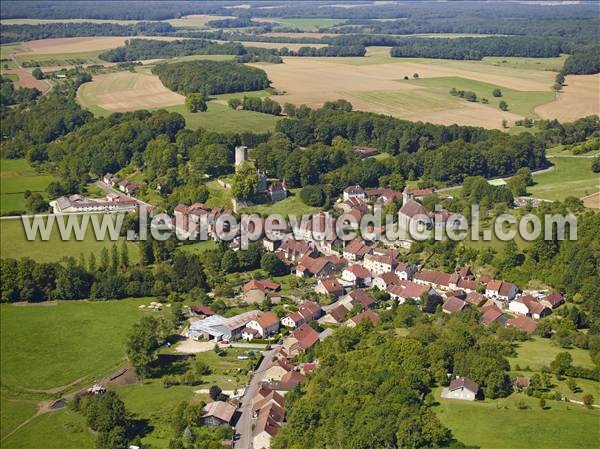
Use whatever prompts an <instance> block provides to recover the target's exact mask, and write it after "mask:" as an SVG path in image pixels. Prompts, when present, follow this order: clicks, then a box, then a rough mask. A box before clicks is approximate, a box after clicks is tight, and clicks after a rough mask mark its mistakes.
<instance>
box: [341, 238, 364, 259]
mask: <svg viewBox="0 0 600 449" xmlns="http://www.w3.org/2000/svg"><path fill="white" fill-rule="evenodd" d="M370 251H371V247H370V246H369V245H367V244H366V243H365V241H364V240H363V239H361V238H358V237H357V238H355V239H354V240H352V241H350V242H348V243H347V244H346V246H345V247H344V250H343V252H342V255H343V257H344V259H346V260H348V261H351V262H355V261H357V260H362V259H363V258H364V257H365V255H366V254H368V253H369V252H370Z"/></svg>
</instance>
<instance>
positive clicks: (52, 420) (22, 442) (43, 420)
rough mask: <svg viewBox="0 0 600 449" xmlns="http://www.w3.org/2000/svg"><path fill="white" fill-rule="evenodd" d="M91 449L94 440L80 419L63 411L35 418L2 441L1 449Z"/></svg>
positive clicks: (78, 416) (83, 420)
mask: <svg viewBox="0 0 600 449" xmlns="http://www.w3.org/2000/svg"><path fill="white" fill-rule="evenodd" d="M42 447H43V448H44V449H93V448H94V447H96V443H95V436H94V435H93V434H92V433H91V432H90V430H89V429H88V427H87V424H86V422H85V418H84V417H83V415H81V414H79V413H76V412H73V411H71V410H67V409H63V410H58V411H54V412H51V413H46V414H44V415H40V416H38V417H35V418H34V419H33V420H32V421H31V422H29V423H28V424H27V425H25V426H24V427H22V428H21V429H19V430H18V431H17V432H15V433H14V434H13V435H11V436H9V437H8V438H6V440H3V441H2V449H32V448H42Z"/></svg>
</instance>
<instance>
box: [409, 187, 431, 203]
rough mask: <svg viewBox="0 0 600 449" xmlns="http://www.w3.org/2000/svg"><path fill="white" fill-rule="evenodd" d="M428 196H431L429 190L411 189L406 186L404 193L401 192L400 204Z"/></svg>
mask: <svg viewBox="0 0 600 449" xmlns="http://www.w3.org/2000/svg"><path fill="white" fill-rule="evenodd" d="M429 195H433V190H431V189H414V188H412V187H408V186H406V187H405V188H404V191H403V192H402V202H403V203H407V202H409V201H413V200H422V199H423V198H425V197H428V196H429Z"/></svg>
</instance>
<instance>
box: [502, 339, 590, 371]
mask: <svg viewBox="0 0 600 449" xmlns="http://www.w3.org/2000/svg"><path fill="white" fill-rule="evenodd" d="M565 351H567V352H569V353H570V354H571V356H572V357H573V365H575V366H583V367H585V368H594V364H593V362H592V359H591V357H590V353H589V352H588V351H585V350H583V349H578V348H574V349H564V348H561V347H559V346H556V345H554V344H552V342H551V341H550V340H548V339H544V338H540V337H535V338H533V339H532V340H528V341H525V342H523V343H520V344H519V347H518V348H517V357H513V358H510V359H509V361H510V364H511V367H512V369H513V370H516V366H517V365H519V368H520V369H521V371H524V370H525V367H527V366H528V367H529V368H531V370H533V371H539V370H541V369H542V367H543V366H549V365H550V362H552V360H554V358H555V357H556V354H558V353H559V352H565Z"/></svg>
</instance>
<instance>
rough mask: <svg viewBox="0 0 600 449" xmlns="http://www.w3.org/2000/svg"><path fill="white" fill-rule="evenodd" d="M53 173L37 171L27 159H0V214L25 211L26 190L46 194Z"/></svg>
mask: <svg viewBox="0 0 600 449" xmlns="http://www.w3.org/2000/svg"><path fill="white" fill-rule="evenodd" d="M53 179H54V177H53V176H52V175H48V174H40V173H37V172H36V171H35V170H34V169H33V168H32V167H31V166H30V165H29V163H27V161H26V160H25V159H2V160H0V192H1V194H0V214H2V215H5V214H8V213H9V212H17V211H25V209H26V207H25V198H24V197H23V193H24V192H25V191H26V190H29V191H31V192H39V193H41V194H42V195H44V196H46V187H47V186H48V184H49V183H50V182H51V181H52V180H53Z"/></svg>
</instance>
